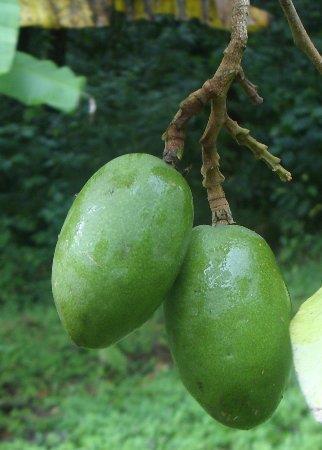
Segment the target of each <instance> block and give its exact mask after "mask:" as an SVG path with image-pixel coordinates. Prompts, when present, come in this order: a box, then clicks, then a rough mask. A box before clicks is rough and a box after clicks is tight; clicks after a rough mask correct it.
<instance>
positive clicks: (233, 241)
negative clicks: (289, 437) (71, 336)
mask: <svg viewBox="0 0 322 450" xmlns="http://www.w3.org/2000/svg"><path fill="white" fill-rule="evenodd" d="M165 317H166V326H167V332H168V336H169V343H170V347H171V351H172V355H173V357H174V359H175V361H176V364H177V366H178V369H179V373H180V376H181V378H182V381H183V383H184V384H185V386H186V388H187V389H188V391H189V392H190V393H191V395H192V396H193V397H194V398H195V399H196V400H197V401H198V402H199V403H200V404H201V406H202V407H203V408H204V409H205V410H206V411H207V412H208V413H209V414H210V415H211V416H212V417H213V418H215V419H216V420H218V421H219V422H221V423H223V424H225V425H228V426H230V427H234V428H240V429H248V428H251V427H254V426H256V425H258V424H259V423H261V422H263V421H264V420H266V419H267V418H268V417H270V416H271V414H272V413H273V411H274V410H275V408H276V407H277V405H278V403H279V402H280V400H281V398H282V394H283V390H284V387H285V383H286V381H287V377H288V373H289V370H290V364H291V346H290V338H289V323H290V318H291V303H290V298H289V294H288V291H287V288H286V286H285V283H284V281H283V278H282V276H281V273H280V271H279V268H278V266H277V264H276V261H275V258H274V255H273V253H272V251H271V249H270V248H269V246H268V245H267V244H266V242H265V241H264V239H262V238H261V237H260V236H259V235H258V234H256V233H254V232H252V231H250V230H248V229H246V228H244V227H240V226H237V225H236V226H235V225H223V226H216V227H211V226H199V227H196V228H195V229H194V230H193V232H192V239H191V243H190V246H189V249H188V252H187V255H186V258H185V261H184V263H183V266H182V269H181V271H180V274H179V276H178V278H177V280H176V282H175V284H174V286H173V288H172V290H171V292H170V294H169V296H168V298H167V300H166V303H165Z"/></svg>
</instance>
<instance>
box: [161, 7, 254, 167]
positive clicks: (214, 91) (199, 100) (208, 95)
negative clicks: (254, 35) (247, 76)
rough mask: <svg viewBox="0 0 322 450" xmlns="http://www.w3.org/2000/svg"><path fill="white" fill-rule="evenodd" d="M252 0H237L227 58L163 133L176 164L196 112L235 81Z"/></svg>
mask: <svg viewBox="0 0 322 450" xmlns="http://www.w3.org/2000/svg"><path fill="white" fill-rule="evenodd" d="M248 8H249V0H235V1H234V7H233V11H232V19H231V27H232V32H231V40H230V43H229V45H228V47H227V48H226V50H225V51H224V56H223V59H222V61H221V63H220V65H219V67H218V69H217V71H216V73H215V74H214V76H213V77H212V78H211V79H209V80H207V81H206V82H205V83H204V84H203V86H202V87H201V88H200V89H198V90H196V91H194V92H192V93H191V94H190V95H189V96H188V97H187V98H186V99H185V100H184V101H183V102H182V103H181V104H180V108H179V110H178V112H177V113H176V114H175V116H174V118H173V119H172V121H171V123H170V125H169V127H168V128H167V130H166V131H165V133H164V134H163V139H164V141H165V148H164V152H163V159H164V160H165V161H166V162H167V163H169V164H173V165H175V164H176V163H177V162H178V160H180V159H181V156H182V153H183V150H184V141H185V130H186V126H187V123H188V121H189V120H190V118H191V117H192V116H194V115H195V114H198V113H199V112H200V111H201V110H202V108H203V107H204V105H205V104H206V103H207V102H209V101H210V100H211V99H214V98H216V97H218V98H224V99H226V96H227V92H228V90H229V88H230V86H231V83H232V82H233V80H234V79H235V77H236V75H237V74H238V73H239V71H240V64H241V60H242V56H243V51H244V49H245V47H246V43H247V19H248Z"/></svg>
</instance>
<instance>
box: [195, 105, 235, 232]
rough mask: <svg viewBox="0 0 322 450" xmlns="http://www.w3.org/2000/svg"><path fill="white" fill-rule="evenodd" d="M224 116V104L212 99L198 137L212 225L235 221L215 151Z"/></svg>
mask: <svg viewBox="0 0 322 450" xmlns="http://www.w3.org/2000/svg"><path fill="white" fill-rule="evenodd" d="M224 102H225V101H224ZM225 117H226V105H225V104H221V102H218V103H217V104H216V102H215V101H214V100H213V101H212V102H211V113H210V116H209V120H208V123H207V126H206V129H205V131H204V133H203V135H202V138H201V139H200V143H201V145H202V168H201V174H202V175H203V186H204V187H205V188H207V196H208V202H209V206H210V209H211V213H212V224H213V225H224V224H230V225H231V224H233V223H235V222H234V219H233V216H232V213H231V210H230V207H229V204H228V201H227V199H226V195H225V192H224V190H223V188H222V183H223V182H224V181H225V177H224V176H223V174H222V173H221V172H220V167H219V160H220V157H219V154H218V151H217V138H218V134H219V132H220V129H221V127H222V126H223V124H224V123H225Z"/></svg>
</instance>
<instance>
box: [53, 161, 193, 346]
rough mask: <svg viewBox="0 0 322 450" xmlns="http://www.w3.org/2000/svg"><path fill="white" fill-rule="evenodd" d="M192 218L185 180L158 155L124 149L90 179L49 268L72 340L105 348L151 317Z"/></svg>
mask: <svg viewBox="0 0 322 450" xmlns="http://www.w3.org/2000/svg"><path fill="white" fill-rule="evenodd" d="M192 222H193V205H192V196H191V191H190V189H189V186H188V184H187V183H186V181H185V180H184V178H183V177H182V176H181V175H180V174H179V173H178V172H177V171H176V170H175V169H173V168H172V167H170V166H168V165H167V164H166V163H164V162H163V161H162V160H160V159H159V158H156V157H154V156H151V155H147V154H128V155H123V156H120V157H118V158H116V159H114V160H112V161H110V162H109V163H108V164H106V165H104V166H103V167H102V168H101V169H100V170H98V171H97V172H96V173H95V174H94V175H93V176H92V177H91V178H90V180H89V181H88V182H87V183H86V184H85V186H84V187H83V189H82V190H81V192H80V193H79V194H78V196H77V197H76V199H75V201H74V203H73V205H72V207H71V208H70V211H69V213H68V215H67V218H66V220H65V223H64V225H63V227H62V230H61V233H60V235H59V238H58V242H57V246H56V250H55V255H54V260H53V267H52V291H53V296H54V300H55V303H56V306H57V310H58V314H59V316H60V318H61V321H62V323H63V325H64V326H65V328H66V330H67V331H68V333H69V334H70V336H71V338H72V340H73V341H74V342H75V343H76V344H77V345H79V346H83V347H89V348H99V347H106V346H108V345H110V344H113V343H114V342H116V341H118V340H119V339H121V338H122V337H124V336H125V335H127V334H128V333H130V332H131V331H132V330H134V329H135V328H137V327H139V326H140V325H141V324H143V323H144V322H145V321H146V320H147V319H148V318H149V317H150V316H151V315H152V313H153V312H154V311H155V310H156V309H157V307H158V306H159V305H160V304H161V302H162V301H163V300H164V297H165V296H166V294H167V292H168V291H169V289H170V287H171V286H172V284H173V282H174V280H175V278H176V276H177V274H178V271H179V269H180V265H181V264H182V261H183V258H184V255H185V252H186V250H187V247H188V244H189V241H190V237H191V230H192Z"/></svg>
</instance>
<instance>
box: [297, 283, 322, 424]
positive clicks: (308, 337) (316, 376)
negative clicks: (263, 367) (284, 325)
mask: <svg viewBox="0 0 322 450" xmlns="http://www.w3.org/2000/svg"><path fill="white" fill-rule="evenodd" d="M290 332H291V342H292V348H293V355H294V365H295V370H296V375H297V377H298V380H299V384H300V387H301V390H302V392H303V395H304V397H305V400H306V402H307V404H308V406H309V408H310V410H311V412H312V414H313V417H314V418H315V420H316V421H317V422H320V423H322V287H321V288H320V289H319V290H318V291H317V292H315V294H313V295H312V296H311V297H310V298H309V299H308V300H306V301H305V302H303V303H302V305H301V307H300V309H299V311H298V312H297V313H296V315H295V317H294V318H293V319H292V322H291V327H290Z"/></svg>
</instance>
